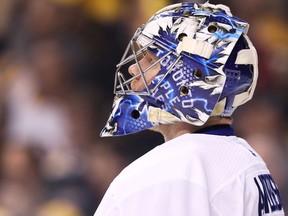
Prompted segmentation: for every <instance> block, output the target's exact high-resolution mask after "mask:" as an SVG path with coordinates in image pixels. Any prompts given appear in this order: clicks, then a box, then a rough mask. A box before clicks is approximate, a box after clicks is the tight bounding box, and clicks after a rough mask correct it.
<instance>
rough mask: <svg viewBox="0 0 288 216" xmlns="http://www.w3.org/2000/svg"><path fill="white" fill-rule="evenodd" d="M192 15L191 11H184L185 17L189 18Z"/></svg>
mask: <svg viewBox="0 0 288 216" xmlns="http://www.w3.org/2000/svg"><path fill="white" fill-rule="evenodd" d="M189 15H191V11H190V10H184V11H183V16H189Z"/></svg>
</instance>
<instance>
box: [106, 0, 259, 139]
mask: <svg viewBox="0 0 288 216" xmlns="http://www.w3.org/2000/svg"><path fill="white" fill-rule="evenodd" d="M248 27H249V25H248V23H247V22H245V21H243V20H240V19H239V18H237V17H235V16H233V15H232V14H231V13H230V10H229V8H228V7H226V6H224V5H213V4H209V3H205V4H196V3H180V4H174V5H171V6H168V7H165V8H163V9H162V10H160V11H158V12H157V13H156V14H155V15H154V16H153V17H152V18H151V19H150V20H149V21H148V22H147V23H146V24H145V25H143V26H142V27H141V28H139V29H138V30H137V31H136V32H135V34H134V36H133V37H132V39H131V41H130V42H129V45H128V47H127V49H126V51H125V53H124V55H123V58H122V59H121V61H120V63H119V64H118V65H117V70H116V74H115V87H114V93H115V99H114V104H113V109H112V112H111V115H110V118H109V120H108V122H107V124H106V126H105V128H104V129H103V131H102V132H101V136H116V135H126V134H130V133H135V132H138V131H141V130H144V129H147V128H150V127H153V126H156V125H159V124H171V123H176V122H187V123H190V124H192V125H196V126H200V125H203V124H204V123H205V122H206V121H207V120H208V118H209V117H210V116H221V117H229V116H231V115H232V113H233V111H234V110H235V109H236V108H237V107H238V106H239V105H241V104H244V103H245V102H247V101H248V100H249V99H251V97H252V95H253V92H254V89H255V86H256V81H257V76H258V67H257V54H256V51H255V48H254V47H253V45H252V43H251V42H250V40H249V38H248V36H247V31H248Z"/></svg>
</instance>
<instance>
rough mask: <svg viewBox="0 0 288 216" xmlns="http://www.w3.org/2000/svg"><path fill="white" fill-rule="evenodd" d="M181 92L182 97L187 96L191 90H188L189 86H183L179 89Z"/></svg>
mask: <svg viewBox="0 0 288 216" xmlns="http://www.w3.org/2000/svg"><path fill="white" fill-rule="evenodd" d="M179 92H180V94H181V95H183V96H186V95H188V93H189V89H188V87H187V86H181V87H180V88H179Z"/></svg>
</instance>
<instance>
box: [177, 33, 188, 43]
mask: <svg viewBox="0 0 288 216" xmlns="http://www.w3.org/2000/svg"><path fill="white" fill-rule="evenodd" d="M184 37H187V34H186V33H180V34H179V35H178V40H179V41H182V40H183V38H184Z"/></svg>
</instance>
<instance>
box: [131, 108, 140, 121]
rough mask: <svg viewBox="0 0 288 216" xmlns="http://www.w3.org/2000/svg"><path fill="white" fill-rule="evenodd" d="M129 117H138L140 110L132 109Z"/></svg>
mask: <svg viewBox="0 0 288 216" xmlns="http://www.w3.org/2000/svg"><path fill="white" fill-rule="evenodd" d="M131 117H132V118H134V119H138V118H139V117H140V112H139V111H138V110H133V111H132V112H131Z"/></svg>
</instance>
